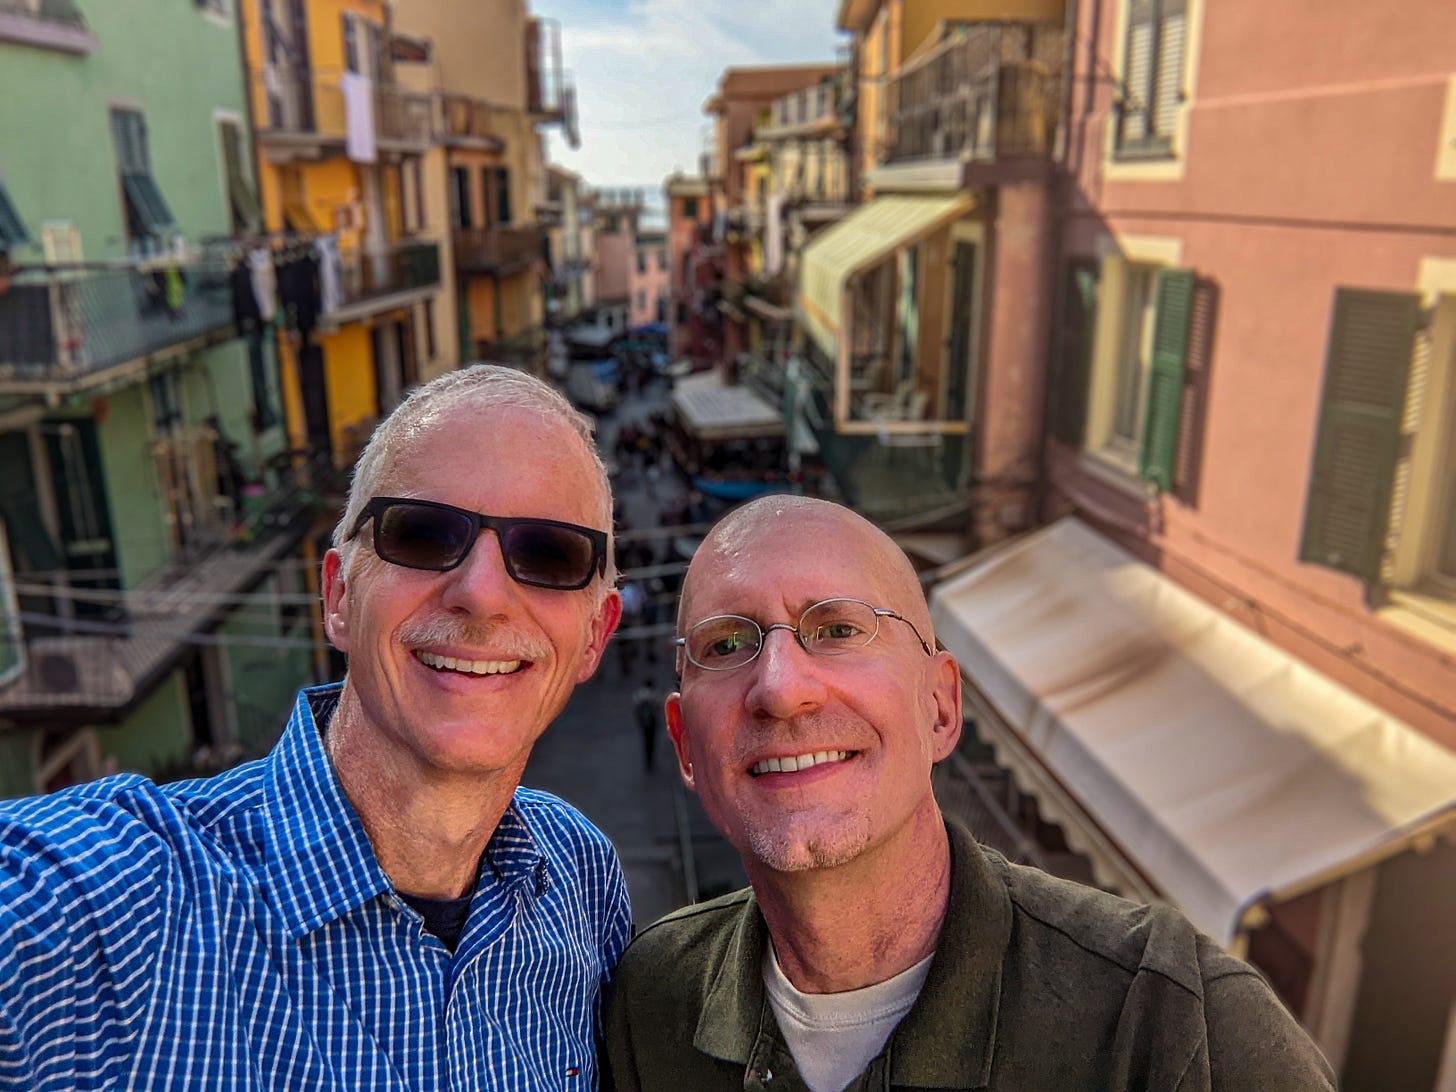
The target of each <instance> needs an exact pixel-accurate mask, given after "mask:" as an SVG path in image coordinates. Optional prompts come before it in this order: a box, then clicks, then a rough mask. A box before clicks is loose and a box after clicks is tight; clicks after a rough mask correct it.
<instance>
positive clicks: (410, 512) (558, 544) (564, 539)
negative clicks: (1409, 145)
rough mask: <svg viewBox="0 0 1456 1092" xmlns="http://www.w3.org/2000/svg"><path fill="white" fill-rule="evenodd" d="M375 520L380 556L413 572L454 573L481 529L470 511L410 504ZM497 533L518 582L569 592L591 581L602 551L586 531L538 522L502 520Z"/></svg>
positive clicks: (509, 569) (394, 507) (395, 504)
mask: <svg viewBox="0 0 1456 1092" xmlns="http://www.w3.org/2000/svg"><path fill="white" fill-rule="evenodd" d="M375 518H376V521H377V524H376V530H375V536H374V544H375V551H376V552H377V553H378V554H379V556H380V557H381V558H383V559H384V560H385V561H388V562H391V563H392V564H395V565H403V566H405V567H406V568H411V569H429V570H434V571H443V570H446V569H453V568H454V567H455V566H457V565H459V564H460V563H461V562H462V561H464V560H465V556H466V555H467V554H468V553H469V552H470V550H471V548H472V547H473V546H474V545H475V540H476V538H477V537H479V534H480V528H481V525H480V521H479V520H478V519H477V518H476V517H475V516H474V515H473V514H472V513H469V512H466V511H464V510H461V509H453V508H447V507H438V506H435V505H425V504H410V503H404V502H393V503H390V504H388V505H386V506H385V507H384V509H383V511H382V512H379V513H378V514H377V515H376V517H375ZM496 531H497V534H498V535H499V537H500V548H501V556H502V558H503V559H504V560H505V567H506V571H507V572H508V573H509V574H510V576H511V578H512V579H514V580H517V581H519V582H521V583H523V584H532V585H536V586H539V587H547V588H565V589H570V588H579V587H584V586H586V584H588V583H589V582H590V581H591V574H592V569H593V567H594V562H595V560H596V551H595V548H594V545H593V543H592V540H591V538H590V537H588V536H587V535H586V534H584V533H582V532H581V531H577V530H573V529H572V528H570V527H562V526H558V525H555V524H552V523H546V522H537V521H534V520H521V521H500V522H498V523H497V524H496Z"/></svg>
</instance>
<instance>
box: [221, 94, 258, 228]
mask: <svg viewBox="0 0 1456 1092" xmlns="http://www.w3.org/2000/svg"><path fill="white" fill-rule="evenodd" d="M221 132H222V169H223V171H224V173H225V174H226V176H227V187H228V197H229V198H230V199H231V201H232V206H233V216H234V218H235V220H236V221H237V227H238V229H239V230H241V231H247V230H250V229H251V228H253V227H255V226H257V225H258V224H259V223H260V222H261V210H260V209H259V208H258V199H257V197H256V196H255V195H254V194H253V187H252V186H251V185H250V184H249V183H248V176H247V175H246V174H244V173H243V140H242V127H241V126H239V125H236V124H234V123H233V122H230V121H224V122H222V123H221Z"/></svg>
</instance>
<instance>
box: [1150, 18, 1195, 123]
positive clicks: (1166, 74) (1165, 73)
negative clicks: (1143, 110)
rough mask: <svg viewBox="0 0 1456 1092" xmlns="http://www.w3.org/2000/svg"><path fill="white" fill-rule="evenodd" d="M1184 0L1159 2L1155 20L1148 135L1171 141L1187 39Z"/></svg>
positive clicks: (1181, 90) (1180, 92) (1181, 96)
mask: <svg viewBox="0 0 1456 1092" xmlns="http://www.w3.org/2000/svg"><path fill="white" fill-rule="evenodd" d="M1184 7H1185V3H1184V0H1162V4H1161V9H1160V11H1159V21H1158V54H1157V71H1156V72H1155V73H1154V74H1153V75H1154V78H1155V80H1156V87H1155V89H1154V91H1153V95H1152V101H1151V102H1150V103H1149V104H1148V105H1149V109H1150V111H1151V116H1150V117H1149V119H1148V123H1149V128H1150V129H1151V130H1152V132H1151V134H1150V135H1152V136H1156V137H1160V138H1163V139H1165V140H1170V141H1171V140H1172V139H1173V132H1174V129H1175V128H1176V123H1177V120H1178V106H1179V104H1180V103H1181V102H1182V101H1183V49H1184V42H1185V41H1186V40H1187V36H1188V16H1187V14H1186V12H1185V11H1184Z"/></svg>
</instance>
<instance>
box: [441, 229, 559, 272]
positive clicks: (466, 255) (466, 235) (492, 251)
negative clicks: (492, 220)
mask: <svg viewBox="0 0 1456 1092" xmlns="http://www.w3.org/2000/svg"><path fill="white" fill-rule="evenodd" d="M545 238H546V234H545V232H543V231H542V230H541V228H540V227H539V226H537V225H534V224H533V225H531V226H529V227H494V228H457V229H456V231H455V236H454V239H455V265H456V267H457V268H459V269H462V270H464V271H465V272H467V273H494V274H496V275H501V274H506V273H514V272H517V271H518V270H521V269H525V268H526V267H527V266H529V265H530V264H531V263H532V262H534V261H536V260H537V259H538V258H543V257H544V255H545V253H546V251H545Z"/></svg>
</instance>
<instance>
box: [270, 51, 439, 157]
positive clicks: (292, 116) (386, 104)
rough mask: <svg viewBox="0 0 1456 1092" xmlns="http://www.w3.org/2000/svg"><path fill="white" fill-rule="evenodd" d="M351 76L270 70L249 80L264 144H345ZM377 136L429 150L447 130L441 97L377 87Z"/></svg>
mask: <svg viewBox="0 0 1456 1092" xmlns="http://www.w3.org/2000/svg"><path fill="white" fill-rule="evenodd" d="M345 75H347V73H345V72H343V71H341V70H339V69H304V68H295V67H293V66H290V65H276V64H275V65H267V66H265V67H263V68H260V69H259V68H255V69H253V70H252V71H251V72H249V74H248V82H249V87H250V91H251V94H252V101H253V116H254V117H255V118H256V119H257V125H258V130H259V133H260V135H261V136H263V137H264V138H265V139H266V138H268V137H278V136H288V137H293V138H304V137H313V138H316V139H322V140H344V139H346V138H347V136H348V131H349V123H348V103H347V102H346V95H345V90H344V77H345ZM369 103H370V108H371V111H372V115H373V119H374V132H375V136H376V137H377V138H378V139H379V140H381V141H386V142H390V143H396V144H418V145H424V144H429V143H431V142H432V141H433V140H435V139H436V135H437V134H438V133H439V132H440V131H441V129H442V124H441V121H440V119H439V117H438V113H439V107H438V102H437V96H435V95H433V94H426V93H424V92H418V91H409V90H406V89H405V88H403V87H401V86H400V85H398V84H395V83H389V82H381V81H378V80H375V81H373V83H372V85H371V88H370V96H369Z"/></svg>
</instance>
